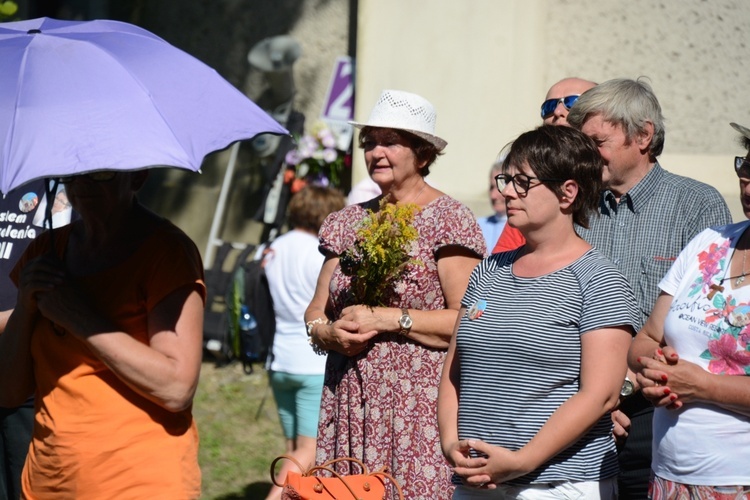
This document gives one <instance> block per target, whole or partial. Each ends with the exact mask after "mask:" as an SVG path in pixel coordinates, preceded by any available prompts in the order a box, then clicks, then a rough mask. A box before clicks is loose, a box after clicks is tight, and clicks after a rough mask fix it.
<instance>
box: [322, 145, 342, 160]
mask: <svg viewBox="0 0 750 500" xmlns="http://www.w3.org/2000/svg"><path fill="white" fill-rule="evenodd" d="M338 157H339V154H338V152H337V151H336V150H335V149H331V148H326V149H324V150H323V161H324V162H326V163H333V162H335V161H336V158H338Z"/></svg>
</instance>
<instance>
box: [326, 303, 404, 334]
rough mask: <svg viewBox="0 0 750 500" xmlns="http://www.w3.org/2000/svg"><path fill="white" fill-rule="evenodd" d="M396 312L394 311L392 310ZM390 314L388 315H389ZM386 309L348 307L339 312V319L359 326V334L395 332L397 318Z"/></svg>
mask: <svg viewBox="0 0 750 500" xmlns="http://www.w3.org/2000/svg"><path fill="white" fill-rule="evenodd" d="M393 311H396V309H393ZM389 313H390V314H389ZM394 316H395V314H394V313H393V312H392V311H391V309H389V308H387V307H368V306H363V305H356V306H349V307H346V308H344V309H343V310H342V311H341V316H339V319H341V320H345V321H351V322H352V323H357V324H358V325H359V333H361V334H362V333H372V332H377V333H382V332H392V331H395V330H394V327H396V325H398V317H400V316H401V311H398V317H394Z"/></svg>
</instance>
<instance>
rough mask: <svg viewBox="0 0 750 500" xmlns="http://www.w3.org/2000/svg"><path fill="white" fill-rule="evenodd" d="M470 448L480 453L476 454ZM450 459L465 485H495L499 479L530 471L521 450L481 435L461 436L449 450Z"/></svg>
mask: <svg viewBox="0 0 750 500" xmlns="http://www.w3.org/2000/svg"><path fill="white" fill-rule="evenodd" d="M471 450H474V451H476V452H477V453H478V454H479V455H480V456H479V457H476V458H473V457H472V456H471ZM446 456H447V458H448V461H449V462H450V463H451V464H452V465H453V472H455V473H456V474H457V475H458V476H459V477H460V478H461V481H462V482H463V483H464V485H466V486H471V487H474V488H481V489H495V488H497V485H498V484H499V483H503V482H505V481H510V480H511V479H515V478H517V477H521V476H523V475H525V474H528V473H529V472H531V470H528V468H527V467H526V466H525V465H524V463H523V460H522V457H521V454H520V453H519V452H518V451H511V450H509V449H507V448H503V447H501V446H494V445H491V444H488V443H485V442H484V441H482V440H480V439H461V440H458V441H456V442H455V443H454V444H453V445H451V447H450V448H449V449H448V450H447V454H446Z"/></svg>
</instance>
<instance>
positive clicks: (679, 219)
mask: <svg viewBox="0 0 750 500" xmlns="http://www.w3.org/2000/svg"><path fill="white" fill-rule="evenodd" d="M567 121H568V123H569V124H570V125H571V126H573V127H575V128H577V129H579V130H581V131H582V132H583V133H585V134H586V135H588V136H589V137H591V138H592V139H593V140H594V142H596V144H597V146H598V147H599V152H600V154H601V155H602V159H603V160H604V169H603V172H602V177H603V181H604V186H605V190H604V191H603V192H602V196H601V200H600V204H599V213H600V216H599V217H593V218H592V219H591V221H590V222H589V229H584V228H581V227H578V228H577V230H578V233H579V234H580V235H581V236H582V237H583V238H584V239H586V240H587V241H588V242H589V243H590V244H591V245H592V246H594V247H595V248H596V249H597V250H599V251H600V252H601V253H603V254H604V255H606V256H607V257H608V258H609V259H610V260H611V261H612V262H613V263H614V264H615V265H616V266H617V267H618V269H619V270H620V271H621V272H622V273H623V274H624V275H625V277H626V278H627V279H628V281H630V284H631V286H632V287H633V290H634V292H635V296H636V299H637V301H638V305H639V307H640V310H641V324H640V325H639V327H642V326H643V323H645V321H646V318H648V316H649V315H650V314H651V309H652V307H653V305H654V302H655V301H656V298H657V296H658V294H659V288H658V283H659V281H660V280H661V279H662V277H663V276H664V275H665V274H666V272H667V270H668V269H669V268H670V266H671V265H672V262H673V261H674V260H675V259H676V257H677V255H679V253H680V251H681V250H682V248H683V247H684V246H685V245H686V244H687V243H688V242H689V241H690V240H691V239H692V238H693V237H694V236H695V235H697V234H698V233H699V232H701V231H702V230H703V229H705V228H707V227H709V226H717V225H723V224H729V223H731V222H732V219H731V216H730V214H729V209H728V208H727V206H726V203H725V202H724V200H723V198H722V197H721V195H720V194H719V193H718V191H716V189H714V188H713V187H711V186H709V185H707V184H704V183H701V182H698V181H696V180H693V179H690V178H687V177H682V176H679V175H675V174H672V173H669V172H667V171H666V170H664V169H663V168H662V167H661V166H660V165H659V163H658V161H657V157H658V156H659V155H660V154H661V152H662V149H663V147H664V118H663V116H662V112H661V106H660V105H659V101H658V100H657V99H656V96H655V95H654V93H653V91H652V89H651V87H650V85H649V84H648V83H646V82H645V81H643V80H642V79H639V80H637V81H636V80H628V79H615V80H609V81H607V82H604V83H601V84H599V85H598V86H596V87H594V88H592V89H591V90H588V91H587V92H586V93H585V94H583V95H581V97H580V98H579V99H578V100H577V102H576V104H575V106H573V107H572V109H571V110H570V112H569V114H568V116H567ZM633 383H634V381H631V380H629V379H626V381H625V384H624V385H623V398H624V399H623V400H622V403H621V406H620V409H621V411H622V412H623V413H624V414H625V415H627V417H629V418H630V421H631V423H630V430H629V434H628V435H627V439H626V441H625V443H624V445H623V446H622V447H621V449H620V455H619V458H620V477H619V481H618V483H619V490H620V499H639V500H640V499H644V498H647V491H648V481H649V476H650V467H651V435H652V432H651V420H652V416H653V407H652V406H651V404H650V403H649V402H648V401H647V400H646V399H645V398H643V397H642V396H641V394H640V392H639V391H638V390H637V389H638V388H637V387H635V388H634V387H633V385H632V384H633ZM633 389H635V391H634V390H633ZM631 394H632V395H631Z"/></svg>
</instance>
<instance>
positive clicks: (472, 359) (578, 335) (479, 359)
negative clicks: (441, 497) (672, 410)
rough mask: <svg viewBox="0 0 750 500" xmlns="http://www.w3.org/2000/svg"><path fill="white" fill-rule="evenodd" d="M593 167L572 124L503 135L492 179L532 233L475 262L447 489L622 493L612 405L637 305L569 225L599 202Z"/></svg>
mask: <svg viewBox="0 0 750 500" xmlns="http://www.w3.org/2000/svg"><path fill="white" fill-rule="evenodd" d="M601 169H602V162H601V158H600V156H599V153H598V151H597V148H596V145H595V144H594V143H593V142H592V140H591V139H590V138H588V137H587V136H586V135H584V134H583V133H581V132H579V131H577V130H574V129H572V128H569V127H556V126H548V125H544V126H542V127H539V128H537V129H535V130H532V131H530V132H526V133H524V134H522V135H521V136H520V137H519V138H518V139H516V140H515V141H514V142H513V143H512V145H511V146H510V149H509V151H508V155H507V157H506V158H505V161H504V163H503V173H502V174H500V175H498V176H497V183H498V189H500V190H501V191H502V193H503V195H504V196H505V200H506V206H507V209H508V224H510V225H512V226H513V227H515V228H518V229H519V230H520V231H521V232H522V233H523V235H524V237H525V238H526V243H525V245H524V246H522V247H521V248H519V249H516V250H513V251H510V252H505V253H500V254H495V255H493V256H491V257H489V258H487V259H485V260H484V261H482V263H481V264H479V265H478V266H477V268H476V269H475V270H474V272H473V273H472V275H471V278H470V280H469V286H468V289H467V291H466V295H465V296H464V298H463V300H462V302H461V310H460V311H459V320H458V321H457V323H456V334H455V335H454V336H453V338H452V340H451V345H450V347H449V350H448V356H447V358H446V362H445V365H444V368H443V376H442V379H441V382H440V390H439V402H438V422H439V426H440V441H441V445H442V449H443V453H444V454H445V456H446V458H447V459H448V460H449V462H451V464H452V465H453V466H454V472H455V475H454V482H455V483H457V484H459V486H458V487H457V488H456V492H455V494H454V497H453V498H455V499H471V498H497V499H506V498H524V499H526V498H587V499H597V498H602V499H614V498H616V487H617V485H616V475H617V472H618V468H617V457H616V451H615V444H614V441H613V439H612V436H611V428H612V423H611V420H610V417H609V412H610V411H611V410H612V409H613V408H614V407H615V405H616V404H617V402H618V396H619V392H620V388H621V386H622V380H623V378H624V376H625V371H626V353H627V349H628V347H629V345H630V342H631V338H632V335H633V325H635V324H637V322H638V311H637V308H636V302H635V297H634V295H633V292H632V290H631V289H630V286H629V285H628V283H627V281H626V279H625V278H624V277H623V276H622V275H621V274H620V273H619V272H618V271H617V270H616V269H615V267H614V266H613V265H612V264H611V263H610V262H609V261H608V260H607V259H606V258H604V257H603V256H602V255H601V254H599V253H598V252H597V251H596V250H594V249H593V248H592V247H591V246H590V245H589V244H588V243H586V242H585V241H584V240H583V239H581V238H580V237H579V236H578V235H577V234H576V232H575V230H574V229H573V224H574V223H577V224H580V225H582V226H584V227H585V226H586V225H587V222H588V218H589V215H590V214H592V213H594V211H595V209H596V207H597V203H598V193H599V188H600V184H601ZM489 490H491V491H489Z"/></svg>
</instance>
